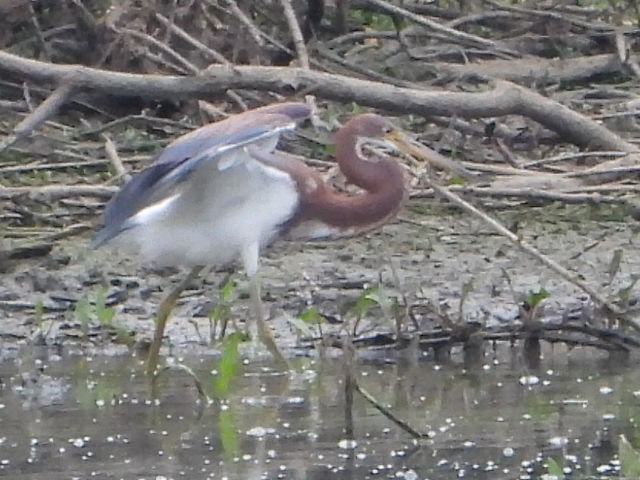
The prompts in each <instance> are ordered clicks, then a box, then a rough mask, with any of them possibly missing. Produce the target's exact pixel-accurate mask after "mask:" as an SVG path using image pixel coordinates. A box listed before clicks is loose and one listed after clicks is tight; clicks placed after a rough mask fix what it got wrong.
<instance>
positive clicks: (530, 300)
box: [525, 287, 550, 308]
mask: <svg viewBox="0 0 640 480" xmlns="http://www.w3.org/2000/svg"><path fill="white" fill-rule="evenodd" d="M549 296H550V294H549V292H548V291H547V290H546V289H545V288H544V287H541V288H540V290H538V291H537V292H532V291H529V295H527V298H526V299H525V303H526V304H527V306H528V307H529V308H534V307H535V306H536V305H538V304H539V303H540V302H541V301H542V300H544V299H545V298H548V297H549Z"/></svg>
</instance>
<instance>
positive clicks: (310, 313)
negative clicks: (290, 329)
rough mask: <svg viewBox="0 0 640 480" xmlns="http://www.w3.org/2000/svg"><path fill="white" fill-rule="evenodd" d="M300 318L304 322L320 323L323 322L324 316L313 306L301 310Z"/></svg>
mask: <svg viewBox="0 0 640 480" xmlns="http://www.w3.org/2000/svg"><path fill="white" fill-rule="evenodd" d="M300 320H302V321H303V322H304V323H322V322H324V317H323V316H322V314H320V312H319V311H318V309H316V308H315V307H311V308H307V309H306V310H305V311H304V312H302V314H301V315H300Z"/></svg>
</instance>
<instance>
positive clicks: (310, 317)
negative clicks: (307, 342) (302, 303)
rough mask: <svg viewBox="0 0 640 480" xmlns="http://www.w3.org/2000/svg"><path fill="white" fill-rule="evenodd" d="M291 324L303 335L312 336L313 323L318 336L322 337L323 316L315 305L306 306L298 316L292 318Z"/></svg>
mask: <svg viewBox="0 0 640 480" xmlns="http://www.w3.org/2000/svg"><path fill="white" fill-rule="evenodd" d="M292 323H293V326H294V327H295V328H296V330H297V331H298V332H299V333H300V334H301V335H303V336H305V337H313V336H314V332H313V330H312V329H311V327H312V326H313V325H315V326H316V327H317V328H318V332H317V334H318V336H320V337H322V324H323V323H324V317H323V316H322V314H321V313H320V312H319V311H318V309H317V308H315V307H310V308H307V309H306V310H305V311H304V312H302V314H301V315H300V317H298V318H297V319H293V321H292Z"/></svg>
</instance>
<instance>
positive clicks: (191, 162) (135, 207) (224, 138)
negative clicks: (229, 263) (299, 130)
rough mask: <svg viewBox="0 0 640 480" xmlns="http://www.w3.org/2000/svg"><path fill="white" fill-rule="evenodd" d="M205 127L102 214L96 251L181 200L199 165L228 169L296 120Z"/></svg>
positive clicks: (268, 116)
mask: <svg viewBox="0 0 640 480" xmlns="http://www.w3.org/2000/svg"><path fill="white" fill-rule="evenodd" d="M239 117H242V114H241V115H238V116H236V117H232V119H230V120H234V121H223V122H218V123H214V124H211V125H206V126H204V127H201V128H199V129H198V130H195V131H193V132H191V133H189V134H187V135H184V136H183V137H180V138H179V139H177V140H175V141H174V142H172V143H171V144H169V145H168V146H167V147H166V148H165V149H164V150H163V151H162V152H161V153H160V154H159V155H158V156H157V157H156V159H155V160H154V162H153V163H152V164H151V165H150V166H149V167H147V168H145V169H144V170H143V171H141V172H140V173H138V174H137V175H135V176H134V177H133V178H132V179H131V180H130V181H129V182H128V183H127V184H125V185H124V187H123V188H122V189H121V190H120V191H119V192H118V193H117V194H116V195H115V196H114V197H113V198H112V199H111V201H110V202H109V204H108V205H107V208H106V210H105V216H104V228H103V229H102V230H100V231H99V232H98V233H97V235H96V237H95V238H94V240H93V242H92V246H94V247H97V246H100V245H101V244H103V243H105V242H107V241H108V240H110V239H111V238H113V237H115V236H117V235H118V234H120V233H121V232H123V231H125V230H127V229H129V228H132V227H134V226H136V224H137V222H138V221H139V220H140V218H141V217H140V216H138V217H136V216H137V215H138V214H139V213H140V212H142V211H143V210H145V209H149V208H150V207H151V208H152V207H153V206H154V205H155V204H158V206H168V205H169V204H170V203H171V202H172V200H175V199H176V198H178V197H179V196H180V193H181V192H182V191H183V189H184V188H185V182H186V180H187V179H188V178H189V177H190V176H191V175H192V174H193V173H194V172H196V171H197V170H198V169H199V168H200V167H201V166H202V165H203V164H205V163H206V164H207V165H210V164H211V163H210V162H218V169H219V170H224V169H226V168H230V167H232V166H233V165H234V164H235V162H236V161H241V158H242V156H241V155H240V156H238V158H239V159H240V160H237V159H236V158H234V155H236V154H237V153H239V152H241V151H242V149H244V148H245V147H247V146H249V145H260V144H264V143H265V142H267V143H272V144H273V145H275V143H276V142H277V138H278V137H279V136H280V135H281V134H282V132H284V131H287V130H292V129H294V128H295V127H296V123H297V120H299V119H292V118H290V117H287V116H285V115H279V114H273V113H271V112H264V113H261V114H258V115H253V116H252V117H248V118H246V121H244V122H241V121H237V120H236V119H238V118H239Z"/></svg>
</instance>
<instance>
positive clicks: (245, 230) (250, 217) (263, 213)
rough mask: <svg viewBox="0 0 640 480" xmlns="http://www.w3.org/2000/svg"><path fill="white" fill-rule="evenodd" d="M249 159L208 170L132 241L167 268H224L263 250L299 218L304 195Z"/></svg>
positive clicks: (197, 175) (200, 171)
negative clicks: (251, 250)
mask: <svg viewBox="0 0 640 480" xmlns="http://www.w3.org/2000/svg"><path fill="white" fill-rule="evenodd" d="M237 154H238V155H243V156H244V158H240V159H236V160H231V161H228V162H227V163H226V164H225V168H224V169H223V170H220V169H219V168H218V166H217V165H216V164H215V163H210V164H206V165H205V166H203V167H202V168H200V169H198V171H197V172H194V173H193V174H192V176H191V177H189V179H188V180H187V181H186V182H185V183H184V190H183V191H182V193H181V194H180V196H179V198H177V199H175V200H174V201H172V202H168V203H167V205H166V209H164V210H162V211H158V210H157V209H156V210H154V212H153V213H154V215H151V216H149V217H148V221H147V222H146V223H144V224H143V225H140V226H138V227H136V228H134V229H132V230H131V231H130V232H127V234H128V235H127V237H129V238H130V239H131V241H132V242H133V243H135V244H137V245H138V246H139V250H140V253H141V255H142V256H143V257H144V258H145V259H146V260H149V261H153V262H155V263H157V264H161V265H184V266H194V265H207V266H221V265H224V264H227V263H229V262H231V261H233V260H234V259H235V258H237V257H238V256H239V255H240V253H241V252H242V250H243V249H247V248H249V247H250V246H252V245H258V246H259V247H263V246H265V245H266V244H268V243H269V242H271V241H272V240H274V239H275V236H276V235H277V233H278V228H279V226H280V225H282V224H283V223H284V222H286V221H287V220H288V219H289V218H291V216H292V215H293V214H294V212H295V210H296V208H297V205H298V193H297V190H296V185H295V183H294V181H293V180H292V179H291V178H290V177H289V175H287V174H286V173H284V172H282V171H280V170H278V169H276V168H273V167H269V166H265V165H264V164H262V163H260V162H258V161H256V160H253V159H251V158H249V157H248V156H247V154H246V153H245V152H242V153H240V152H238V153H237Z"/></svg>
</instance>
